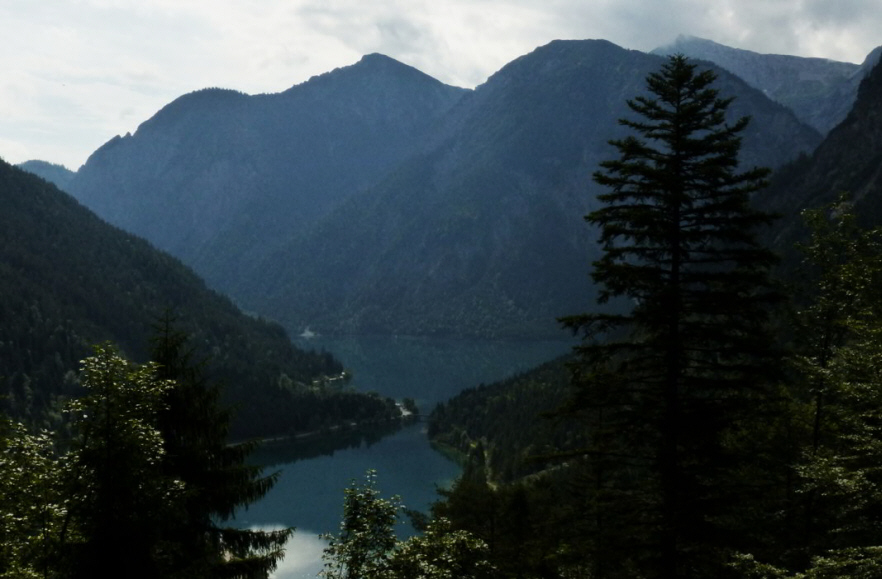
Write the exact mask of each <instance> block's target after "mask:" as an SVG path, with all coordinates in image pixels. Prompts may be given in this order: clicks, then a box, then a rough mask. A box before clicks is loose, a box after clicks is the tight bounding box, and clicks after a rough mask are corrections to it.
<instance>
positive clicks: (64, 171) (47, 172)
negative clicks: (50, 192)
mask: <svg viewBox="0 0 882 579" xmlns="http://www.w3.org/2000/svg"><path fill="white" fill-rule="evenodd" d="M18 167H19V168H20V169H24V170H25V171H27V172H28V173H33V174H34V175H36V176H38V177H42V178H43V179H46V180H47V181H49V182H50V183H53V184H55V186H56V187H58V188H59V189H62V190H64V189H67V186H68V185H69V184H70V182H71V180H72V179H73V178H74V175H76V173H75V172H74V171H71V170H70V169H68V168H67V167H65V166H64V165H56V164H55V163H49V162H46V161H25V162H24V163H19V164H18Z"/></svg>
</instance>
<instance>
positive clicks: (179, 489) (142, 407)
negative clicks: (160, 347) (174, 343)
mask: <svg viewBox="0 0 882 579" xmlns="http://www.w3.org/2000/svg"><path fill="white" fill-rule="evenodd" d="M82 383H83V386H84V387H85V388H86V391H87V394H86V395H85V396H83V397H81V398H79V399H77V400H75V401H73V402H71V404H70V406H69V412H70V413H71V414H72V420H73V426H74V431H75V433H76V439H75V440H74V443H73V447H72V449H71V451H70V452H69V453H68V455H67V456H66V457H65V468H64V474H63V477H64V487H65V499H66V503H67V513H66V518H65V522H64V525H63V527H62V529H61V537H60V542H61V543H62V545H63V547H64V550H65V551H66V552H67V559H68V561H67V562H68V564H69V574H70V576H71V577H75V578H78V577H83V578H85V577H95V576H98V575H101V574H103V573H104V572H106V571H107V570H109V569H126V570H127V575H128V576H130V577H145V578H146V577H158V576H159V573H160V569H161V565H160V562H159V561H158V560H157V557H156V554H157V553H158V552H161V550H162V544H163V539H164V538H163V536H162V532H161V529H162V526H163V525H164V524H165V522H166V521H168V520H170V519H173V518H174V516H175V515H176V512H175V505H176V504H177V503H178V501H179V500H180V497H181V496H182V493H183V492H184V487H183V485H182V484H181V482H180V481H179V480H178V479H176V478H174V477H172V476H169V475H167V474H166V473H165V472H163V467H162V460H163V456H164V454H165V446H164V443H163V439H162V433H161V432H160V431H159V429H158V428H157V426H158V424H157V423H158V416H159V412H160V409H161V408H162V406H164V400H163V398H164V397H165V394H166V392H167V391H168V390H169V389H171V388H173V387H174V383H173V382H171V381H169V380H163V379H161V378H159V377H158V376H157V373H156V366H155V365H154V364H145V365H143V366H136V365H134V364H131V363H130V362H128V361H126V360H124V359H123V358H121V357H120V356H119V355H118V354H117V352H116V351H115V350H114V349H113V348H112V347H110V346H98V347H96V349H95V354H94V355H93V356H91V357H89V358H87V359H86V360H84V361H83V368H82Z"/></svg>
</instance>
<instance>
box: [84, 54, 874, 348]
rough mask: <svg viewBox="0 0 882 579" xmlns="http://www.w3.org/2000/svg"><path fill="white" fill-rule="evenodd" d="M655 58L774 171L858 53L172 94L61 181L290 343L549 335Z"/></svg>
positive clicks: (581, 290)
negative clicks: (699, 91) (698, 87)
mask: <svg viewBox="0 0 882 579" xmlns="http://www.w3.org/2000/svg"><path fill="white" fill-rule="evenodd" d="M671 51H676V52H682V53H684V54H687V55H688V56H691V57H694V58H700V59H703V61H704V62H703V63H702V66H706V67H709V68H712V69H713V70H714V71H715V72H716V73H717V74H718V82H717V87H718V88H719V89H720V91H721V93H722V94H723V95H726V96H734V97H736V100H735V101H734V104H733V106H732V107H731V114H732V118H733V119H734V118H735V117H740V116H745V115H749V116H751V117H752V119H753V121H752V123H751V125H750V126H749V128H748V131H746V133H745V137H744V142H743V148H742V164H743V165H744V166H753V165H767V166H771V167H773V168H778V167H781V166H784V165H785V164H786V163H788V162H789V161H791V160H792V159H794V158H798V157H799V156H800V155H803V156H808V155H811V154H812V152H813V151H814V150H815V148H816V147H817V145H818V144H819V143H820V142H821V140H822V138H823V135H824V134H826V132H828V131H829V128H830V127H831V126H833V125H835V124H836V123H837V120H836V119H837V115H839V114H840V113H841V111H839V109H837V106H839V105H843V103H845V102H846V101H848V102H849V103H850V102H853V101H854V95H855V94H856V92H857V84H858V82H859V79H860V78H862V77H863V76H864V75H865V74H866V72H867V70H869V69H870V64H869V63H871V62H872V60H873V55H871V57H868V60H867V63H865V65H863V66H860V65H853V64H848V63H835V62H830V61H823V60H820V59H802V58H797V57H778V56H775V55H757V54H755V53H749V52H747V51H737V50H735V49H729V48H727V47H722V46H721V45H716V44H714V43H711V42H710V41H703V40H700V39H688V38H681V39H679V40H678V41H677V42H676V43H675V44H674V45H673V46H672V47H666V48H662V49H659V50H658V51H656V52H657V54H646V53H643V52H638V51H632V50H626V49H623V48H621V47H618V46H616V45H614V44H612V43H609V42H606V41H602V40H586V41H555V42H552V43H550V44H548V45H546V46H543V47H540V48H538V49H536V50H535V51H533V52H532V53H530V54H527V55H524V56H523V57H521V58H518V59H516V60H515V61H513V62H511V63H509V64H508V65H506V66H505V67H503V68H502V69H501V70H499V71H498V72H497V73H496V74H494V75H493V76H491V77H490V78H489V79H488V80H487V81H486V82H485V83H484V84H482V85H480V86H478V87H476V88H475V89H473V90H465V89H460V88H456V87H451V86H446V85H444V84H442V83H440V82H438V81H436V80H435V79H432V78H431V77H428V76H427V75H425V74H423V73H421V72H419V71H417V70H415V69H413V68H411V67H409V66H406V65H404V64H402V63H399V62H397V61H395V60H393V59H390V58H388V57H385V56H382V55H369V56H366V57H364V58H363V59H362V60H361V61H359V62H358V63H356V64H354V65H352V66H349V67H343V68H340V69H337V70H334V71H332V72H329V73H327V74H324V75H320V76H318V77H314V78H312V79H310V80H309V81H307V82H305V83H303V84H300V85H297V86H294V87H291V88H290V89H288V90H286V91H284V92H282V93H278V94H271V95H256V96H248V95H244V94H241V93H236V92H232V91H224V90H220V89H209V90H203V91H198V92H196V93H192V94H189V95H185V96H183V97H181V98H179V99H177V100H176V101H174V102H172V103H171V104H169V105H168V106H166V107H165V108H163V109H162V110H161V111H159V112H158V113H157V114H156V115H155V116H154V117H152V118H151V119H149V120H148V121H146V122H144V123H143V124H142V125H141V126H140V127H139V128H138V130H137V131H136V132H135V133H134V134H133V135H126V136H124V137H117V138H115V139H112V140H111V141H110V142H108V143H107V144H106V145H104V146H103V147H101V148H100V149H99V150H97V151H96V152H95V153H94V154H93V155H92V156H91V157H90V158H89V160H88V161H87V162H86V164H85V165H84V166H83V167H82V168H81V169H80V170H79V171H77V173H76V175H75V176H74V177H73V179H72V180H71V181H70V183H69V184H68V185H67V189H68V190H69V191H70V192H71V193H72V194H73V195H74V196H75V197H76V198H78V199H79V200H80V201H81V202H82V203H84V204H85V205H87V206H88V207H90V208H92V209H93V210H94V211H96V213H98V214H99V215H100V216H102V217H103V218H105V219H107V220H108V221H110V222H111V223H114V224H116V225H118V226H120V227H122V228H124V229H126V230H129V231H132V232H134V233H136V234H138V235H141V236H144V237H145V238H147V239H148V240H150V241H151V242H152V243H153V244H155V245H156V246H158V247H160V248H162V249H165V250H168V251H169V252H171V253H172V254H174V255H176V256H178V257H180V258H181V259H182V260H183V261H184V262H185V263H187V264H188V265H190V266H192V267H193V268H194V269H195V270H196V271H197V273H199V274H200V275H202V276H203V277H205V279H206V280H207V281H208V283H209V285H210V286H212V287H214V288H215V289H218V290H220V291H221V292H224V293H226V294H228V295H230V296H231V297H232V298H233V299H234V300H235V301H236V302H237V303H238V304H239V305H240V306H242V307H244V308H245V309H247V310H249V311H253V312H257V313H259V314H261V315H264V316H267V317H271V318H273V319H277V320H279V321H281V322H282V323H283V325H284V326H285V327H286V328H287V329H288V331H289V332H293V333H300V332H301V331H302V330H303V329H304V328H306V327H310V328H311V329H313V330H316V331H319V332H322V333H335V334H343V333H358V334H370V333H384V334H390V333H391V334H422V335H451V334H454V335H474V336H485V337H525V336H539V335H543V336H555V335H559V330H558V328H557V324H556V322H555V319H556V318H557V317H558V316H561V315H566V314H570V313H574V312H578V311H583V310H584V309H586V308H588V307H591V306H592V305H593V303H594V294H593V291H592V288H591V285H590V281H589V275H588V274H589V270H590V263H591V261H592V260H593V259H594V258H596V257H597V255H598V249H597V245H596V242H595V238H596V232H593V231H591V230H590V228H588V227H587V226H586V225H585V224H584V222H583V220H582V216H583V215H584V214H585V213H587V212H588V211H590V210H591V209H592V208H593V207H594V206H595V205H596V202H595V197H596V194H597V193H598V189H597V188H596V186H595V185H594V184H593V183H592V182H591V179H590V176H591V173H592V172H593V171H594V170H595V169H596V167H597V166H598V163H599V162H600V161H602V160H604V159H606V158H609V157H610V156H612V155H614V150H613V149H612V147H610V146H609V145H608V144H607V141H608V140H609V139H611V138H616V137H619V136H622V135H623V134H624V133H623V129H622V128H621V127H620V126H619V125H618V123H617V120H618V119H619V118H622V117H625V116H628V115H629V113H630V111H629V109H628V107H627V105H626V100H627V99H629V98H633V97H634V96H637V95H640V94H644V91H645V87H644V79H645V77H646V75H647V74H648V73H650V72H652V71H654V70H657V69H658V68H659V67H660V66H661V65H662V64H663V63H664V62H665V58H664V56H663V54H666V53H669V52H671ZM874 54H876V53H874ZM877 56H878V55H877ZM751 71H753V74H749V73H750V72H751ZM744 77H747V78H744ZM794 79H797V80H799V82H795V81H794ZM800 83H802V84H800ZM810 87H814V88H813V90H815V92H814V93H812V94H813V95H814V96H813V97H812V98H809V99H803V100H802V101H800V98H799V96H800V95H801V94H803V93H804V92H805V91H807V90H808V88H810ZM843 95H844V96H843ZM849 99H850V100H849Z"/></svg>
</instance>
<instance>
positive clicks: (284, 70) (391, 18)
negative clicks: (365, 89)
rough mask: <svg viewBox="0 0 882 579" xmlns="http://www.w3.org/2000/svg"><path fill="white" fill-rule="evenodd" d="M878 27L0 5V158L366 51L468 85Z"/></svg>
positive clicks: (829, 3) (179, 5)
mask: <svg viewBox="0 0 882 579" xmlns="http://www.w3.org/2000/svg"><path fill="white" fill-rule="evenodd" d="M880 31H882V1H880V0H511V1H503V0H0V64H2V69H0V157H2V158H3V159H5V160H6V161H8V162H11V163H19V162H22V161H25V160H28V159H43V160H47V161H51V162H55V163H62V164H64V165H66V166H68V167H69V168H71V169H77V168H78V167H79V166H80V165H81V164H82V163H84V162H85V161H86V158H87V157H88V156H89V154H91V152H92V151H94V150H95V149H96V148H98V147H99V146H101V145H102V144H103V143H105V142H106V141H107V140H109V139H110V138H112V137H113V136H114V135H117V134H125V133H126V132H129V131H131V132H134V131H135V129H137V127H138V125H139V124H140V123H141V122H143V121H145V120H147V119H148V118H150V116H152V115H153V114H154V113H155V112H156V111H158V110H159V109H160V108H161V107H162V106H163V105H165V104H166V103H168V102H170V101H171V100H173V99H175V98H176V97H178V96H180V95H182V94H185V93H187V92H190V91H193V90H196V89H199V88H205V87H213V86H216V87H224V88H233V89H237V90H240V91H243V92H246V93H249V94H254V93H261V92H279V91H282V90H285V89H287V88H288V87H290V86H292V85H294V84H298V83H301V82H303V81H305V80H307V79H308V78H309V77H311V76H313V75H316V74H320V73H322V72H327V71H329V70H332V69H334V68H336V67H339V66H346V65H349V64H352V63H354V62H356V61H358V59H359V58H360V57H361V56H362V55H364V54H367V53H371V52H381V53H383V54H386V55H389V56H391V57H393V58H396V59H398V60H400V61H402V62H404V63H406V64H409V65H412V66H414V67H416V68H418V69H420V70H422V71H423V72H426V73H427V74H430V75H432V76H434V77H435V78H437V79H439V80H441V81H443V82H446V83H449V84H454V85H457V86H463V87H470V88H471V87H474V86H476V85H478V84H480V83H482V82H483V81H484V80H486V78H487V77H488V76H489V75H491V74H492V73H494V72H495V71H497V70H498V69H499V68H501V67H502V66H503V65H505V64H506V63H507V62H510V61H511V60H513V59H515V58H517V57H518V56H521V55H523V54H526V53H528V52H530V51H532V50H533V49H534V48H536V47H537V46H541V45H543V44H546V43H548V42H550V41H552V40H555V39H560V38H566V39H582V38H604V39H607V40H610V41H612V42H614V43H616V44H618V45H620V46H623V47H626V48H634V49H638V50H646V51H648V50H651V49H653V48H655V47H657V46H660V45H664V44H668V43H670V42H672V41H673V40H674V39H675V38H676V37H677V36H678V35H679V34H689V35H693V36H700V37H703V38H709V39H711V40H714V41H716V42H720V43H722V44H726V45H729V46H734V47H737V48H745V49H749V50H754V51H757V52H767V53H778V54H795V55H800V56H819V57H825V58H831V59H834V60H844V61H849V62H855V63H860V62H862V61H863V59H864V57H865V56H866V55H867V54H868V53H869V52H870V51H871V50H872V49H873V48H875V47H876V46H878V45H880V44H882V32H880Z"/></svg>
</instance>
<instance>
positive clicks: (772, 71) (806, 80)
mask: <svg viewBox="0 0 882 579" xmlns="http://www.w3.org/2000/svg"><path fill="white" fill-rule="evenodd" d="M880 48H882V47H880ZM653 53H654V54H662V55H668V54H675V53H681V54H684V55H686V56H688V57H690V58H696V59H701V60H708V61H710V62H713V63H715V64H717V65H719V66H720V67H722V68H724V69H726V70H728V71H730V72H732V73H734V74H736V75H738V76H739V77H741V78H742V79H744V80H745V81H746V82H747V84H749V85H751V86H753V87H755V88H758V89H760V90H762V91H763V92H764V93H765V94H766V95H768V96H769V97H770V98H772V99H774V100H775V101H777V102H779V103H781V104H783V105H785V106H787V107H789V108H790V109H792V110H793V112H795V113H796V116H797V117H799V118H800V119H801V120H802V121H803V122H805V123H808V124H809V125H811V126H813V127H814V128H816V129H817V130H818V131H820V132H821V133H822V134H826V133H827V132H829V131H830V129H832V128H833V127H835V126H836V125H838V124H839V123H840V122H841V121H842V120H843V119H844V118H845V116H846V115H847V114H848V111H850V110H851V107H852V105H853V104H854V99H855V98H856V96H857V89H858V85H859V84H860V81H861V80H862V79H863V78H864V76H866V74H867V72H868V71H869V70H870V69H871V68H872V67H873V65H875V64H876V63H877V62H878V61H879V53H880V49H876V50H875V51H873V52H872V53H871V54H870V55H869V56H868V57H867V59H866V60H865V61H864V63H863V64H862V65H857V64H853V63H849V62H837V61H834V60H828V59H825V58H803V57H799V56H786V55H779V54H760V53H757V52H752V51H749V50H741V49H738V48H730V47H728V46H724V45H722V44H717V43H716V42H713V41H711V40H706V39H704V38H696V37H694V36H680V37H679V38H677V40H676V41H675V42H674V43H673V44H670V45H668V46H664V47H661V48H657V49H656V50H654V51H653Z"/></svg>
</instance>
